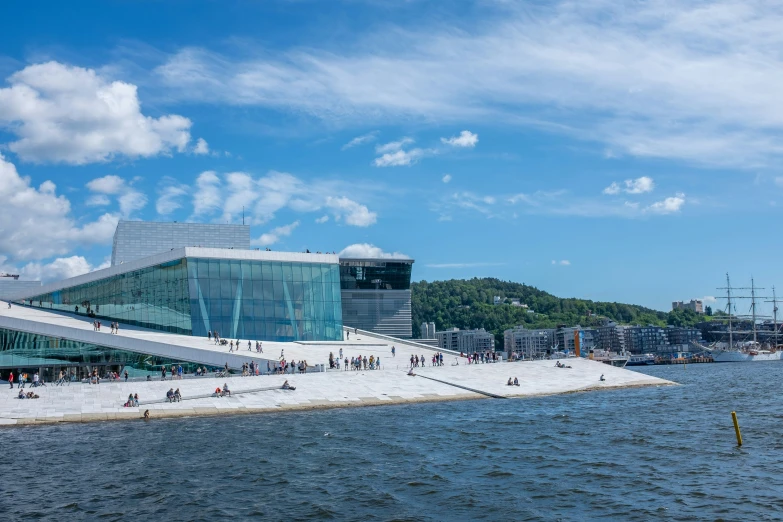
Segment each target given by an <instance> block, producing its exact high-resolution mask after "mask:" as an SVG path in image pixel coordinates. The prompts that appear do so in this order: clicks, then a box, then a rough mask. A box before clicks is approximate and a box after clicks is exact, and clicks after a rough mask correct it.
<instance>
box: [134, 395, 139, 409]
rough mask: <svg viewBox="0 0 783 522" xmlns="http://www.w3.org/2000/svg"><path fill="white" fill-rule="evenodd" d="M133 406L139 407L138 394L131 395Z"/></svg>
mask: <svg viewBox="0 0 783 522" xmlns="http://www.w3.org/2000/svg"><path fill="white" fill-rule="evenodd" d="M133 405H134V406H135V407H137V408H138V407H139V394H138V393H134V394H133Z"/></svg>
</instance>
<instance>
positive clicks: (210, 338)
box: [207, 330, 212, 341]
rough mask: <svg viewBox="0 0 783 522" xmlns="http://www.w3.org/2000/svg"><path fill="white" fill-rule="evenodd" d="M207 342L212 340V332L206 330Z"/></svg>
mask: <svg viewBox="0 0 783 522" xmlns="http://www.w3.org/2000/svg"><path fill="white" fill-rule="evenodd" d="M207 340H208V341H211V340H212V330H207Z"/></svg>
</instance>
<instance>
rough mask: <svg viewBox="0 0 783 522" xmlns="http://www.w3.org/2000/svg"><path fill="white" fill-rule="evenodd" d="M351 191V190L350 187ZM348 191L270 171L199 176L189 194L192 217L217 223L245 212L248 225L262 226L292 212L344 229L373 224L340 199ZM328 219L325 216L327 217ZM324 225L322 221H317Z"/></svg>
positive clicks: (371, 215) (366, 212)
mask: <svg viewBox="0 0 783 522" xmlns="http://www.w3.org/2000/svg"><path fill="white" fill-rule="evenodd" d="M354 189H355V187H354ZM347 190H351V188H350V187H348V186H345V184H344V183H340V182H333V181H323V180H308V181H303V180H302V179H300V178H298V177H296V176H294V175H293V174H289V173H286V172H277V171H270V172H268V173H267V174H266V175H264V176H260V177H256V176H253V175H251V174H248V173H245V172H230V173H228V174H225V175H223V176H218V174H217V173H215V172H214V171H207V172H203V173H201V174H200V175H199V177H198V178H197V179H196V188H195V190H194V193H193V210H194V211H193V214H194V217H209V216H215V214H217V213H218V212H222V214H221V215H220V216H219V217H216V219H218V220H219V221H220V222H222V223H225V222H233V221H236V219H237V217H238V216H239V215H240V213H241V212H242V207H243V206H244V207H245V209H246V212H247V214H246V216H247V220H249V222H250V224H256V225H258V224H263V223H266V222H268V221H270V220H272V219H274V218H275V216H276V215H277V213H278V212H280V211H281V210H284V209H288V210H291V211H293V212H300V213H309V212H324V211H326V212H328V213H329V214H331V215H332V216H333V217H334V218H335V220H341V221H342V222H344V223H345V224H347V225H351V226H358V227H366V226H369V225H372V224H374V223H375V222H376V220H377V214H376V213H375V212H372V211H370V209H369V208H368V207H367V206H366V205H364V204H362V203H359V202H357V201H356V200H354V199H350V198H348V197H346V196H344V195H342V194H343V193H345V192H346V191H347ZM327 217H328V216H327ZM319 219H320V220H321V221H319V222H321V223H322V222H324V221H325V220H324V219H323V217H321V218H319Z"/></svg>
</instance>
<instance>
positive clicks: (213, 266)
mask: <svg viewBox="0 0 783 522" xmlns="http://www.w3.org/2000/svg"><path fill="white" fill-rule="evenodd" d="M188 275H189V284H190V309H191V312H192V317H193V322H192V324H193V335H200V336H206V335H207V332H208V331H209V330H212V331H213V332H214V331H217V332H219V333H220V335H221V336H222V337H225V338H235V339H236V338H240V339H262V340H271V341H339V340H341V339H342V322H343V321H342V307H341V300H340V273H339V270H338V266H337V265H336V264H326V263H287V262H274V261H244V260H242V261H238V260H224V259H188Z"/></svg>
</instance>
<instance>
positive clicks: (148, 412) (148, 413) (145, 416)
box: [144, 410, 150, 420]
mask: <svg viewBox="0 0 783 522" xmlns="http://www.w3.org/2000/svg"><path fill="white" fill-rule="evenodd" d="M144 420H150V410H144Z"/></svg>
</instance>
